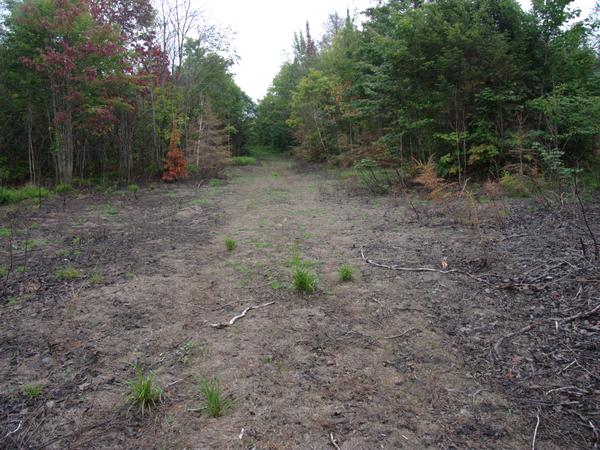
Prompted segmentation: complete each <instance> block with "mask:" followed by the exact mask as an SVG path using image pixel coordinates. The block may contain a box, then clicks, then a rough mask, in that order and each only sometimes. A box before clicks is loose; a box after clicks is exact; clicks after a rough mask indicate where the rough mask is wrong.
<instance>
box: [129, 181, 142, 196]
mask: <svg viewBox="0 0 600 450" xmlns="http://www.w3.org/2000/svg"><path fill="white" fill-rule="evenodd" d="M127 190H128V191H129V192H131V193H132V194H133V196H134V197H135V198H137V193H138V191H139V190H140V187H139V186H138V185H137V184H130V185H129V186H127Z"/></svg>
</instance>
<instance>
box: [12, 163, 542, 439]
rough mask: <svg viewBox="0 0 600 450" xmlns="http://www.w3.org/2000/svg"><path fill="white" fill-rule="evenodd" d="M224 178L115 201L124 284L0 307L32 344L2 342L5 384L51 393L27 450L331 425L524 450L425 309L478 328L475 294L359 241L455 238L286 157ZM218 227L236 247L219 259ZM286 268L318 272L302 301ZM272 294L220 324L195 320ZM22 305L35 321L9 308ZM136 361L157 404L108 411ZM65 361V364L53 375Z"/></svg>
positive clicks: (452, 334)
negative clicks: (382, 260)
mask: <svg viewBox="0 0 600 450" xmlns="http://www.w3.org/2000/svg"><path fill="white" fill-rule="evenodd" d="M231 175H232V177H231V180H230V181H229V182H228V183H227V184H225V185H222V186H219V185H215V186H208V187H203V188H201V189H199V190H197V189H193V188H191V187H177V188H174V191H172V192H174V194H172V199H173V203H172V204H173V205H174V207H173V209H167V208H164V206H163V207H161V208H159V207H157V206H156V205H155V206H156V207H153V208H149V206H148V205H149V204H151V202H152V201H153V199H154V198H155V197H156V198H157V196H159V195H162V198H166V197H165V196H164V193H154V194H150V193H148V194H147V198H146V200H144V197H143V196H142V200H140V202H142V203H141V204H140V205H137V206H136V205H135V204H132V205H129V206H123V212H122V213H121V214H119V217H128V218H129V219H128V220H129V222H126V223H125V222H123V223H121V222H119V220H120V219H118V218H117V219H115V220H114V221H113V222H112V225H110V226H111V227H112V228H113V229H114V230H118V231H119V232H120V233H122V234H123V233H124V236H125V237H124V238H123V241H122V242H130V240H129V239H128V238H127V236H130V238H131V239H133V241H132V242H133V244H132V245H131V246H130V248H128V249H127V258H128V260H129V261H130V268H129V269H124V268H121V267H118V266H117V265H115V266H114V267H112V270H113V271H114V273H115V274H118V273H121V274H122V273H124V272H126V271H127V270H130V271H131V272H133V274H132V275H131V276H129V277H125V278H123V277H121V278H119V279H117V280H116V281H115V282H114V283H110V284H105V285H102V286H99V287H93V286H86V288H85V289H80V290H77V289H75V288H73V289H72V292H71V294H70V295H68V296H64V297H63V298H61V300H60V301H58V303H57V305H58V307H57V308H55V309H56V311H53V309H52V308H49V307H44V306H39V307H37V308H38V309H31V308H34V307H29V306H27V307H24V308H25V309H22V310H21V312H20V313H19V314H18V316H17V315H15V316H11V317H9V316H8V313H7V312H6V311H5V312H4V317H3V320H5V319H6V320H8V319H10V320H14V323H13V325H12V326H10V327H8V329H7V330H5V332H4V335H3V338H5V339H7V340H6V341H5V342H7V343H8V342H10V343H13V344H14V348H16V347H19V348H22V346H27V347H28V348H30V349H31V348H32V346H34V347H35V346H37V348H38V349H40V351H39V354H36V355H33V353H32V354H29V355H23V353H22V350H21V353H18V351H17V350H14V352H17V353H14V352H13V353H11V355H12V358H13V359H12V360H11V359H10V358H7V359H6V361H5V363H3V364H2V367H1V368H2V372H3V373H2V375H3V377H4V376H6V374H7V373H8V371H10V370H13V371H14V376H15V380H18V381H19V382H22V381H23V380H26V379H31V378H35V377H37V378H38V379H43V380H45V381H44V384H45V385H46V386H47V390H49V391H50V390H52V389H53V394H52V396H53V397H54V398H57V399H58V404H57V405H52V408H53V409H52V410H51V411H48V404H47V403H46V404H44V403H43V402H42V403H41V404H40V403H36V404H33V405H29V406H28V408H29V411H28V412H27V411H26V414H25V415H27V414H31V413H32V412H35V411H43V416H44V417H46V419H45V421H44V423H43V424H37V425H35V426H37V427H41V429H43V430H45V434H46V437H50V436H51V437H53V438H55V439H57V440H56V442H52V439H44V440H43V441H42V442H37V444H40V443H43V444H49V447H50V448H52V447H55V448H64V447H67V446H70V447H72V448H258V449H280V448H281V449H283V448H302V449H311V448H314V449H323V448H333V446H332V445H331V444H330V441H329V439H330V438H329V436H330V433H333V436H334V437H335V439H337V441H338V442H339V445H340V447H341V448H342V449H373V448H407V449H420V448H510V449H512V448H514V449H517V448H526V447H529V446H530V445H531V431H532V429H533V425H534V424H532V423H531V421H530V418H529V417H528V418H523V417H521V416H519V415H518V414H517V413H514V412H513V411H511V409H510V406H509V403H508V402H507V401H506V399H505V398H503V396H502V395H501V394H500V393H498V392H494V390H493V389H491V388H490V387H489V386H487V385H485V384H480V382H479V381H478V379H479V377H478V376H477V373H475V372H476V370H474V369H473V368H472V367H469V366H468V365H467V363H466V362H465V360H464V356H463V348H462V347H461V345H460V343H459V341H458V339H457V337H456V332H457V331H456V330H455V331H452V330H449V329H448V328H451V327H448V326H443V325H444V324H443V322H444V320H445V317H443V316H442V317H441V316H439V315H438V314H437V312H436V304H439V303H440V302H443V303H445V304H452V303H453V302H455V303H456V307H457V308H461V309H463V311H461V313H462V314H482V319H481V320H482V326H485V321H484V314H483V313H482V312H481V311H479V309H478V306H477V298H476V296H474V297H473V301H472V302H471V303H470V304H471V305H472V306H471V307H472V311H471V310H468V311H464V308H465V306H461V305H464V304H465V302H464V301H463V300H464V299H465V297H466V296H468V295H469V293H468V286H469V285H471V284H472V281H469V282H467V281H466V280H463V279H461V278H460V277H449V276H444V275H438V274H417V273H395V272H387V271H385V270H382V269H378V268H375V267H372V266H368V265H366V264H365V263H364V262H363V261H362V259H361V256H360V250H359V249H360V247H361V246H362V245H365V246H366V248H367V249H368V251H372V252H374V255H373V256H374V257H377V250H376V249H377V248H381V247H382V246H383V247H385V248H387V251H388V253H389V251H390V250H389V249H390V248H397V252H398V255H397V259H398V260H403V259H404V257H403V254H401V251H402V247H403V245H412V246H413V247H417V248H420V249H422V250H423V252H425V253H427V255H428V256H431V255H433V259H429V261H436V260H437V261H439V260H440V259H441V258H442V257H444V256H446V257H448V256H449V257H450V259H451V256H452V255H446V254H444V252H443V251H442V250H440V249H439V248H438V247H439V246H438V245H437V243H438V242H440V241H441V240H445V239H454V237H453V233H454V234H455V233H456V232H455V230H452V229H447V228H443V229H436V228H424V227H418V226H417V225H413V226H406V227H403V226H392V225H389V223H388V222H390V219H389V217H390V216H389V214H390V211H392V209H391V206H392V203H391V202H392V200H391V199H365V198H359V197H355V198H353V197H350V196H348V195H347V194H346V193H345V192H343V191H342V190H341V188H340V184H339V180H338V179H337V178H335V177H333V176H330V175H328V174H327V173H326V172H324V171H320V172H301V171H299V170H297V169H295V168H294V164H293V163H292V162H291V161H287V160H271V161H265V162H263V163H262V164H261V165H259V166H255V167H249V168H238V169H233V171H232V174H231ZM144 201H146V202H148V204H147V205H144V203H143V202H144ZM74 207H75V206H74ZM396 209H397V208H396ZM396 209H394V210H393V211H396ZM142 211H145V212H144V213H143V214H142ZM398 211H399V212H394V214H402V209H401V208H400V209H398ZM56 214H57V215H60V214H59V213H56ZM65 214H66V213H65ZM86 214H89V215H90V217H96V216H94V215H93V214H92V212H90V211H88V212H87V213H85V212H82V213H81V215H80V217H79V225H78V226H79V231H80V232H81V233H83V232H84V231H86V230H87V231H89V230H98V229H100V225H99V224H98V223H96V222H94V220H93V219H92V218H88V219H86V217H87V216H86ZM132 218H137V219H136V220H133V219H132ZM62 219H64V216H60V217H57V223H59V222H60V220H62ZM47 226H50V225H47ZM102 226H108V225H106V224H105V225H102ZM114 230H113V231H114ZM90 233H91V232H90ZM115 233H116V231H115ZM136 233H137V234H136ZM226 237H231V238H233V239H235V240H236V242H237V244H238V245H237V248H236V249H235V250H234V251H233V252H227V251H226V250H225V248H224V243H223V241H224V239H225V238H226ZM134 238H135V239H134ZM123 245H124V244H123ZM394 246H396V247H394ZM120 250H122V249H120V248H118V246H113V247H112V250H111V251H114V252H116V253H118V252H119V251H120ZM345 263H346V264H350V265H352V266H353V267H354V268H355V280H354V281H352V282H349V283H341V282H340V281H339V280H338V269H339V267H340V265H342V264H345ZM407 263H409V264H411V263H416V261H408V262H407ZM115 264H117V263H115ZM297 264H303V265H305V266H306V267H309V268H310V269H311V270H312V271H314V272H315V273H316V274H317V275H318V279H319V282H318V291H317V292H316V293H315V294H312V295H308V296H302V295H299V294H296V293H294V292H293V291H292V290H291V289H290V288H289V285H290V282H291V273H292V270H293V267H294V266H295V265H297ZM107 270H108V271H110V270H111V267H108V268H107ZM442 277H443V278H442ZM459 300H461V301H459ZM270 301H274V302H275V304H273V305H271V306H268V307H266V308H263V309H259V310H253V311H250V312H249V313H248V315H247V316H246V317H244V318H243V319H241V320H239V321H238V322H236V323H235V325H234V326H232V327H230V328H225V329H214V328H212V327H211V326H210V324H211V323H215V322H223V321H227V320H229V319H231V318H232V317H233V316H235V315H237V314H239V313H240V312H241V311H242V310H243V309H245V308H246V307H248V306H252V305H258V304H262V303H265V302H270ZM466 304H469V303H468V302H467V303H466ZM469 308H470V307H469ZM32 311H33V314H34V316H33V317H36V316H35V314H37V317H38V318H39V317H42V318H44V326H43V327H40V326H39V323H36V321H35V320H30V319H27V320H26V319H24V318H23V315H27V317H29V318H30V317H31V316H30V314H32ZM9 348H10V349H13V346H12V344H11V345H8V344H7V347H6V349H9ZM44 349H45V350H44ZM32 351H33V350H32ZM33 352H34V353H35V351H33ZM15 355H17V356H15ZM15 358H16V360H18V362H15V361H16V360H15ZM9 360H10V361H12V362H10V361H9ZM136 361H137V362H139V363H140V364H141V365H142V366H143V367H145V368H148V369H152V370H154V371H155V372H156V373H157V377H158V380H159V381H160V382H161V384H162V385H163V386H167V388H166V398H165V401H164V402H163V403H162V404H161V405H160V406H159V407H158V409H157V410H156V411H154V412H153V413H152V414H151V415H149V416H147V417H145V418H143V419H138V418H135V417H130V418H128V419H124V417H128V416H127V413H126V411H124V409H123V392H124V390H125V388H124V385H123V381H124V380H126V379H128V378H130V377H131V373H132V371H131V366H132V363H133V362H136ZM65 367H67V368H68V367H74V370H73V372H74V374H75V379H73V380H70V381H69V383H67V382H66V381H64V379H65V375H64V374H65V370H66V369H65ZM197 377H208V378H211V377H217V378H218V379H219V381H220V384H221V386H222V388H223V389H224V391H226V392H227V393H229V394H231V395H232V396H233V397H234V398H235V403H234V406H233V408H232V409H231V410H230V411H229V412H227V414H226V415H225V416H223V417H221V418H216V419H214V418H208V417H206V415H204V414H203V413H202V412H201V411H197V410H198V409H199V408H201V406H202V399H201V395H200V394H199V390H198V387H197V381H196V379H197ZM61 380H63V381H61ZM59 385H60V386H59ZM57 386H58V387H57ZM61 386H62V387H61ZM61 396H62V397H61ZM7 428H8V426H7ZM32 429H33V428H32ZM242 429H243V436H242V437H241V439H240V436H241V434H240V433H242ZM30 432H33V431H31V430H30ZM33 444H35V442H29V444H28V445H31V446H32V447H34V446H35V445H33ZM538 445H539V448H553V447H552V445H551V444H550V443H548V442H544V441H543V440H541V441H539V442H538Z"/></svg>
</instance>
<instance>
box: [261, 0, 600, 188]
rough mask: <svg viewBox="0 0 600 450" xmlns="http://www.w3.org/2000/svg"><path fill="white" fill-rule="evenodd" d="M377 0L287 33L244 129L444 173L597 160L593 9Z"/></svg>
mask: <svg viewBox="0 0 600 450" xmlns="http://www.w3.org/2000/svg"><path fill="white" fill-rule="evenodd" d="M571 3H572V2H571V1H570V0H533V2H532V8H531V10H529V11H525V10H523V9H522V7H521V6H520V4H519V3H518V2H517V1H516V0H430V1H408V0H387V1H381V2H379V4H378V5H377V6H375V7H372V8H370V9H368V10H367V11H366V20H365V21H364V23H362V26H360V27H359V26H358V25H357V24H356V22H355V20H354V19H353V18H352V17H351V16H350V15H349V14H348V15H347V17H345V18H343V17H340V16H339V15H337V14H333V15H331V16H330V17H329V19H328V21H327V31H326V33H325V35H324V36H323V38H322V39H321V40H320V42H318V43H317V42H315V41H314V39H313V37H312V36H311V34H310V29H309V28H308V25H307V29H306V31H305V32H303V33H298V34H297V35H296V37H295V39H294V45H293V56H292V57H291V58H290V60H289V61H287V62H285V63H284V64H283V65H282V67H281V69H280V71H279V73H278V74H277V75H276V76H275V78H274V79H273V82H272V84H271V86H270V88H269V90H268V93H267V94H266V96H265V97H264V98H263V99H262V100H261V102H260V103H259V104H258V105H257V109H256V120H255V137H256V139H257V141H258V142H259V143H261V144H263V145H271V146H274V147H278V148H284V147H287V148H291V147H293V148H295V149H296V152H297V153H298V154H299V155H301V156H303V157H304V158H306V159H308V160H312V161H329V162H333V163H337V164H343V165H349V164H352V163H355V162H357V161H365V160H369V161H375V162H376V163H377V164H379V165H380V166H384V167H397V168H401V167H404V166H406V165H410V164H411V161H413V162H414V161H420V162H424V161H428V160H431V161H434V162H435V165H436V167H437V171H438V173H439V174H441V175H443V176H447V177H457V178H466V177H471V176H480V177H485V176H501V175H502V173H520V174H524V173H525V174H530V173H531V172H536V171H539V170H547V171H561V170H567V169H566V167H568V166H575V165H583V164H592V161H594V160H596V161H597V159H598V154H597V151H598V148H599V139H598V138H599V135H600V77H599V75H600V71H599V68H600V65H599V62H600V59H599V45H598V43H599V41H598V34H597V31H598V10H599V7H598V5H597V6H596V12H595V14H593V15H592V17H590V18H580V17H579V12H578V11H577V10H575V9H574V8H572V7H571Z"/></svg>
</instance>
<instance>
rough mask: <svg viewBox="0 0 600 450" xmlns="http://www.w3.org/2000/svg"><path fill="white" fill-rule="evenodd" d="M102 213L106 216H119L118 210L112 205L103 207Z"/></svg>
mask: <svg viewBox="0 0 600 450" xmlns="http://www.w3.org/2000/svg"><path fill="white" fill-rule="evenodd" d="M104 212H105V213H106V214H108V215H109V216H116V215H117V214H119V210H118V209H117V208H116V207H114V206H112V205H107V206H105V207H104Z"/></svg>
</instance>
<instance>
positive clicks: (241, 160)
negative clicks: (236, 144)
mask: <svg viewBox="0 0 600 450" xmlns="http://www.w3.org/2000/svg"><path fill="white" fill-rule="evenodd" d="M231 164H232V165H234V166H253V165H255V164H256V158H255V157H253V156H234V157H233V158H231Z"/></svg>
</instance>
